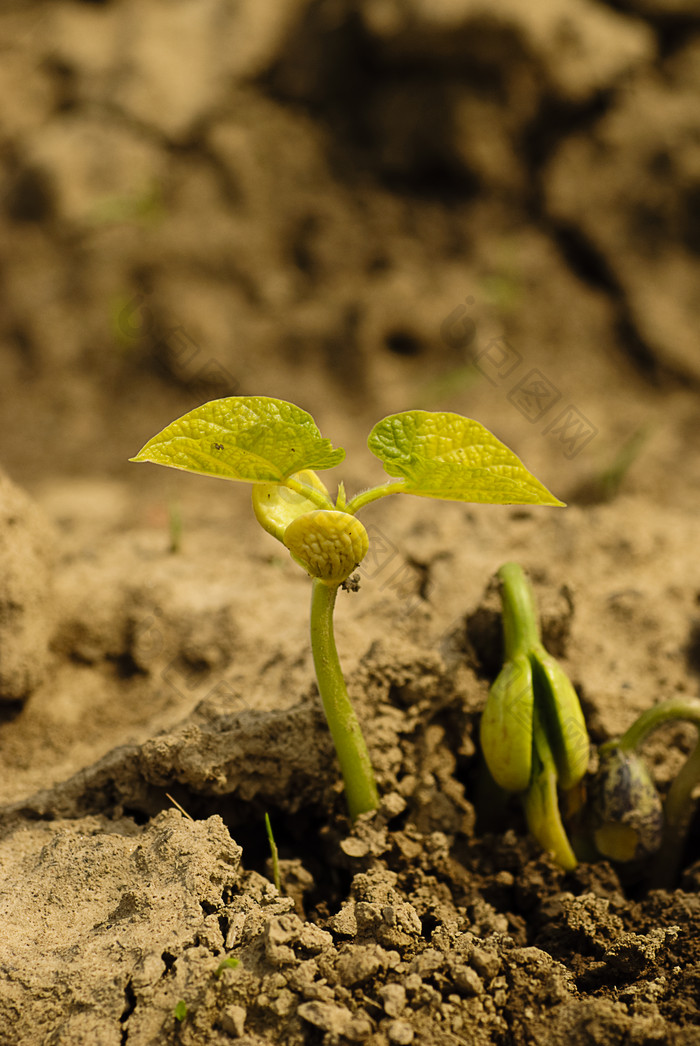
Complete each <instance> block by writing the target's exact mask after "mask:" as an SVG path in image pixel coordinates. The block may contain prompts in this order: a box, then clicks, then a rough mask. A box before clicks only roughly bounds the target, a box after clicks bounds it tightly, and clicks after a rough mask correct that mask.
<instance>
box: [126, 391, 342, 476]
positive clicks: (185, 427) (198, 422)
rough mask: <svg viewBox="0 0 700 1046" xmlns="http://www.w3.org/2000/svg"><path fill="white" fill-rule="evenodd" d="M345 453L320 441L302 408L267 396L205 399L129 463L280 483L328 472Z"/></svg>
mask: <svg viewBox="0 0 700 1046" xmlns="http://www.w3.org/2000/svg"><path fill="white" fill-rule="evenodd" d="M344 457H345V451H344V450H343V449H342V448H340V447H337V448H335V449H334V448H333V446H332V444H331V442H330V440H327V439H324V438H323V436H322V435H321V433H320V432H319V431H318V428H317V427H316V422H315V421H314V419H313V418H312V417H311V415H310V414H307V413H306V411H305V410H302V409H301V408H300V407H297V406H295V405H294V404H293V403H287V402H286V401H285V400H278V399H271V398H269V397H267V396H229V397H227V398H226V399H220V400H211V401H210V402H209V403H204V404H203V405H202V406H201V407H197V408H196V409H195V410H191V411H190V412H189V413H188V414H185V415H183V417H181V418H178V419H177V421H173V422H172V424H170V425H168V426H167V428H164V429H163V431H162V432H159V433H158V434H157V435H156V436H154V437H153V438H152V439H150V440H149V441H148V443H147V444H146V445H145V446H144V447H143V448H142V449H141V450H140V451H139V452H138V454H137V455H136V457H134V458H131V461H152V462H154V463H155V464H157V465H169V466H170V467H171V468H176V469H186V470H187V471H188V472H199V473H202V474H203V475H205V476H219V477H221V478H222V479H233V480H241V481H243V482H248V483H281V482H283V481H284V480H285V479H286V478H287V477H288V476H291V475H292V474H293V473H294V472H301V471H302V470H303V469H329V468H333V466H334V465H338V464H340V462H341V461H342V460H343V458H344Z"/></svg>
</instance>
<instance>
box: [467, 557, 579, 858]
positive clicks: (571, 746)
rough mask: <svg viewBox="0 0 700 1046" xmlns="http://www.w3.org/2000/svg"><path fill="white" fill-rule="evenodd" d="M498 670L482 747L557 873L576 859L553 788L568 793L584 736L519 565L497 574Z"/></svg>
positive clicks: (510, 565)
mask: <svg viewBox="0 0 700 1046" xmlns="http://www.w3.org/2000/svg"><path fill="white" fill-rule="evenodd" d="M498 577H499V578H500V580H501V601H502V603H503V638H504V648H505V657H504V661H505V663H504V665H503V668H502V669H501V671H500V673H499V675H498V677H497V679H496V681H495V682H494V684H493V686H492V687H491V689H490V691H489V696H488V699H487V701H486V707H485V708H484V712H483V715H482V717H481V748H482V751H483V753H484V759H485V760H486V765H487V766H488V768H489V771H490V773H491V776H492V777H493V779H494V780H495V782H496V784H498V785H499V786H500V787H501V788H503V789H505V791H507V792H521V793H522V795H523V804H524V808H525V816H526V818H527V823H528V827H529V829H530V831H531V832H532V834H533V835H534V836H535V838H536V839H537V840H538V841H539V842H540V843H541V844H542V846H543V847H544V849H545V850H548V851H550V852H551V853H552V854H553V855H554V857H555V858H556V860H557V861H558V862H559V864H561V866H562V867H563V868H566V869H572V868H575V867H576V857H575V855H574V852H573V850H572V848H571V845H570V843H569V840H568V838H567V836H566V832H565V830H564V826H563V824H562V821H561V815H560V812H559V802H558V797H557V788H562V789H571V788H574V787H575V786H576V785H577V784H578V782H579V781H580V780H581V778H582V777H583V775H584V774H585V772H586V767H587V765H588V732H587V730H586V724H585V721H584V718H583V713H582V712H581V706H580V704H579V700H578V697H577V695H576V691H575V690H574V688H573V686H572V685H571V682H570V680H569V678H568V676H567V675H566V674H565V672H564V671H563V669H562V668H561V667H560V665H559V664H558V663H557V661H556V660H555V659H554V658H553V657H552V656H551V654H549V653H547V651H546V650H545V648H544V646H543V645H542V642H541V640H540V633H539V628H538V626H537V617H536V611H535V602H534V597H533V594H532V589H531V588H530V585H529V584H528V581H527V579H526V577H525V575H524V573H523V571H522V568H521V567H519V566H518V564H517V563H506V564H504V566H502V567H501V568H500V569H499V571H498Z"/></svg>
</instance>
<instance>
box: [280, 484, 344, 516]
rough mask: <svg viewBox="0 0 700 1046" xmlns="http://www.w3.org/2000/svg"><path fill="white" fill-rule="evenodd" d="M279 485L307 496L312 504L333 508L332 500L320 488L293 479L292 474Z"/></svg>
mask: <svg viewBox="0 0 700 1046" xmlns="http://www.w3.org/2000/svg"><path fill="white" fill-rule="evenodd" d="M281 486H283V487H288V488H289V489H290V490H293V491H294V492H295V494H301V495H302V497H305V498H308V500H309V501H313V503H314V505H318V507H319V508H325V509H329V508H330V509H332V508H333V502H332V501H331V499H330V498H329V497H328V495H327V494H324V493H323V491H322V490H317V488H316V487H312V486H310V485H309V484H307V483H302V482H301V481H300V480H298V479H294V477H293V476H287V478H286V479H285V480H284V481H283V482H282V484H281Z"/></svg>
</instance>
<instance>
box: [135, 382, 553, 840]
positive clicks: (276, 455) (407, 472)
mask: <svg viewBox="0 0 700 1046" xmlns="http://www.w3.org/2000/svg"><path fill="white" fill-rule="evenodd" d="M368 446H369V449H370V450H371V451H372V453H373V454H374V455H375V456H376V457H378V458H379V460H380V461H381V462H382V463H383V465H384V467H385V470H386V472H387V473H388V475H389V476H390V477H391V479H390V481H389V482H385V483H382V484H380V485H379V486H376V487H372V488H370V489H369V490H365V491H362V492H361V493H359V494H357V495H356V496H355V497H354V498H352V499H351V500H350V501H348V500H347V499H346V495H345V488H344V486H343V484H342V483H340V484H339V485H338V493H337V496H336V499H335V501H333V499H332V498H331V495H330V493H329V492H328V489H327V488H326V486H325V484H324V483H323V482H322V481H321V479H319V477H318V476H317V474H316V470H324V469H330V468H333V467H334V466H336V465H339V464H340V462H341V461H342V460H343V458H344V457H345V451H344V450H343V449H342V448H340V447H337V448H334V447H333V446H332V444H331V442H330V440H327V439H324V438H323V437H322V436H321V433H320V432H319V430H318V428H317V427H316V423H315V421H314V419H313V418H312V417H311V415H310V414H307V413H306V411H304V410H302V409H301V408H300V407H297V406H295V405H294V404H293V403H287V402H286V401H284V400H278V399H271V398H269V397H266V396H231V397H228V398H226V399H219V400H213V401H211V402H209V403H205V404H203V405H202V406H201V407H197V408H196V409H195V410H192V411H190V412H189V413H188V414H185V415H184V416H183V417H181V418H179V419H177V420H176V421H174V422H172V424H170V425H168V426H167V428H165V429H163V431H162V432H159V433H158V434H157V435H156V436H154V437H153V438H152V439H150V440H149V441H148V443H146V445H145V446H144V447H143V448H142V449H141V450H140V451H139V453H138V454H137V455H136V457H134V458H131V460H132V461H150V462H154V463H155V464H158V465H167V466H170V467H171V468H177V469H185V470H186V471H189V472H198V473H200V474H202V475H205V476H218V477H220V478H222V479H230V480H237V481H240V482H247V483H252V484H253V510H254V512H255V516H256V518H257V520H258V522H259V523H260V524H261V526H262V527H263V528H264V529H265V530H266V531H267V532H268V533H269V534H271V535H272V536H273V537H275V538H276V539H277V540H278V541H280V542H281V543H282V544H283V545H285V546H286V548H287V549H288V551H289V553H290V555H291V557H292V559H293V560H294V561H295V562H296V563H298V564H299V565H300V566H301V567H302V568H303V569H304V570H306V571H307V573H308V574H310V575H311V577H312V578H313V583H312V586H311V649H312V653H313V661H314V667H315V670H316V679H317V682H318V689H319V693H320V695H321V700H322V702H323V707H324V711H325V715H326V720H327V722H328V726H329V728H330V732H331V737H332V739H333V743H334V745H335V750H336V753H337V756H338V762H339V764H340V769H341V773H342V776H343V781H344V785H345V796H346V801H347V806H348V812H349V814H350V818H351V819H352V820H353V821H354V820H355V818H357V817H358V816H359V815H360V814H362V813H367V812H369V811H372V810H376V809H377V807H378V805H379V797H378V793H377V786H376V783H375V779H374V771H373V769H372V764H371V761H370V757H369V752H368V750H367V746H366V744H365V740H364V737H363V735H362V731H361V729H360V724H359V721H358V718H357V716H356V714H355V711H354V709H353V707H352V705H351V703H350V699H349V697H348V693H347V689H346V686H345V681H344V679H343V673H342V670H341V667H340V661H339V659H338V652H337V650H336V645H335V637H334V633H333V610H334V607H335V602H336V596H337V594H338V589H339V587H340V586H341V585H342V584H343V583H344V582H345V581H346V580H347V579H348V578H349V576H350V574H352V572H353V571H354V570H355V568H356V567H357V566H358V565H359V564H360V562H361V561H362V559H363V558H364V556H365V555H366V554H367V551H368V549H369V540H368V536H367V531H366V530H365V528H364V526H363V525H362V523H361V522H360V521H359V520H358V519H356V518H355V517H356V513H357V512H358V511H359V510H360V509H364V508H365V507H366V506H367V505H369V504H371V503H372V502H373V501H377V500H378V499H379V498H382V497H386V496H388V495H390V494H415V495H417V496H419V497H425V498H441V499H445V500H448V501H468V502H481V503H488V504H501V505H504V504H506V505H508V504H519V505H522V504H528V505H559V506H560V505H562V504H563V502H561V501H559V500H558V499H557V498H555V497H554V495H553V494H551V493H550V492H549V491H548V490H547V488H546V487H544V486H543V485H542V484H541V483H540V482H539V481H538V480H537V479H535V477H534V476H533V475H531V473H529V472H528V471H527V469H526V468H525V466H524V465H523V464H522V462H521V461H520V460H519V458H517V457H516V456H515V454H514V453H513V452H512V451H511V450H509V449H508V447H506V446H505V445H504V444H503V443H501V442H500V440H498V439H496V437H495V436H493V435H492V434H491V433H490V432H489V431H488V429H486V428H484V426H483V425H481V424H480V423H479V422H477V421H472V420H471V419H469V418H465V417H462V416H461V415H459V414H450V413H443V412H440V413H433V412H429V411H423V410H411V411H405V412H403V413H401V414H393V415H391V416H389V417H387V418H384V419H383V420H382V421H380V422H378V424H376V425H375V426H374V428H373V429H372V431H371V433H370V435H369V439H368Z"/></svg>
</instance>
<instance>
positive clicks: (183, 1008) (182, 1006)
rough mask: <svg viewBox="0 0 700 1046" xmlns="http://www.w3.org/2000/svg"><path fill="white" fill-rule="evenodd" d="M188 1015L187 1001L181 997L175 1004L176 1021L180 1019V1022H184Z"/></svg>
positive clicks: (174, 1014) (174, 1015)
mask: <svg viewBox="0 0 700 1046" xmlns="http://www.w3.org/2000/svg"><path fill="white" fill-rule="evenodd" d="M186 1016H187V1003H186V1002H185V1000H184V999H180V1001H179V1002H177V1003H176V1004H175V1009H174V1010H173V1017H174V1018H175V1020H176V1021H179V1022H180V1024H182V1022H183V1021H184V1019H185V1017H186Z"/></svg>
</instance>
